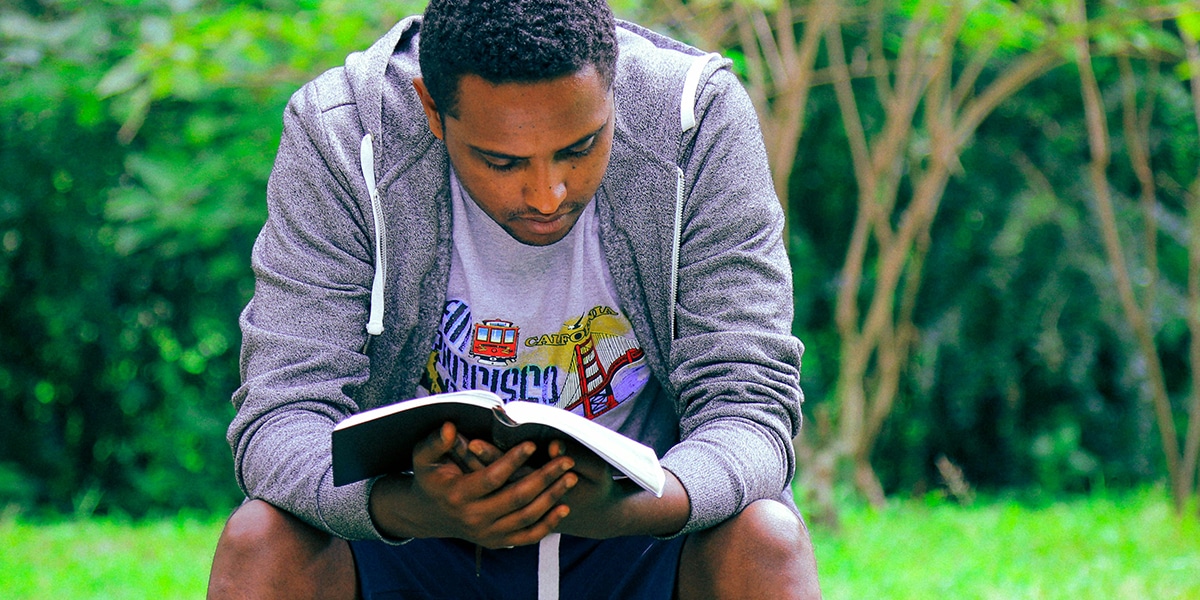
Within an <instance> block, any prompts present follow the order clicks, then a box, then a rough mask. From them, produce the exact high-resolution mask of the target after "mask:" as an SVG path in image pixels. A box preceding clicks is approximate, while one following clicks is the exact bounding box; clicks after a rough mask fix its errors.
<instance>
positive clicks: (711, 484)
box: [661, 444, 742, 537]
mask: <svg viewBox="0 0 1200 600" xmlns="http://www.w3.org/2000/svg"><path fill="white" fill-rule="evenodd" d="M661 462H662V466H663V468H665V469H667V470H669V471H671V473H673V474H674V475H675V477H677V478H678V479H679V483H681V484H683V489H684V490H686V491H687V494H688V501H689V502H690V503H691V507H692V512H691V515H689V516H688V520H687V523H686V524H684V526H683V529H680V530H679V532H677V533H676V534H674V535H672V536H669V537H678V536H681V535H686V534H689V533H692V532H693V531H700V530H702V529H707V528H709V527H712V526H714V525H717V524H719V523H721V522H722V521H724V520H726V519H728V518H729V517H731V516H733V515H734V514H735V513H737V511H738V509H739V508H740V507H741V505H742V498H741V493H740V492H741V489H742V486H741V484H740V483H739V482H737V481H734V479H733V477H732V476H731V474H730V473H731V472H732V471H731V470H730V469H729V468H727V465H725V463H724V461H723V460H722V458H721V456H720V455H719V454H718V453H717V452H713V451H712V450H710V449H709V448H707V447H706V446H705V445H703V444H682V445H679V446H676V447H675V448H672V449H671V451H670V452H668V453H667V455H666V456H664V457H663V459H662V461H661Z"/></svg>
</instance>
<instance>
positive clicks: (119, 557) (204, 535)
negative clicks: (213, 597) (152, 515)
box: [0, 517, 222, 600]
mask: <svg viewBox="0 0 1200 600" xmlns="http://www.w3.org/2000/svg"><path fill="white" fill-rule="evenodd" d="M221 525H222V522H221V521H219V520H215V519H205V520H198V519H191V518H183V517H180V518H178V519H175V520H165V521H149V522H144V523H137V524H131V523H127V522H121V521H114V520H104V519H91V520H69V521H63V522H58V523H48V524H47V523H41V524H27V523H22V522H20V521H17V522H13V521H4V522H0V548H3V550H2V551H0V597H3V598H6V599H10V600H17V599H34V598H37V599H42V598H45V599H50V598H56V599H62V598H71V599H87V598H96V599H100V598H103V599H105V600H110V599H111V600H116V599H120V598H131V599H132V598H138V599H144V598H162V599H168V598H202V597H204V590H205V587H206V585H207V583H208V570H209V566H210V564H211V562H212V552H213V549H214V548H215V547H216V543H217V535H218V534H219V533H220V530H221Z"/></svg>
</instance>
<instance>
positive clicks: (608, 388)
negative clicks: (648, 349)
mask: <svg viewBox="0 0 1200 600" xmlns="http://www.w3.org/2000/svg"><path fill="white" fill-rule="evenodd" d="M585 318H586V317H585ZM585 318H580V320H579V321H577V322H576V323H575V324H574V325H570V326H568V330H571V329H575V330H576V331H575V335H573V336H571V337H572V338H573V339H578V340H579V341H578V343H576V344H575V373H576V375H577V376H578V377H579V399H578V400H576V401H574V402H572V403H570V404H568V405H567V406H564V407H563V408H565V409H566V410H571V411H573V410H575V409H576V408H578V407H580V406H582V407H583V416H585V417H587V418H588V419H594V418H596V417H598V416H600V415H602V414H604V413H606V412H608V411H609V410H610V409H612V408H615V407H616V406H617V404H618V402H617V397H616V395H615V394H614V393H613V377H614V376H615V375H616V373H617V372H618V371H620V370H621V368H622V367H625V366H627V365H630V364H632V363H634V362H636V361H637V360H638V359H640V358H642V356H643V355H644V353H643V352H642V349H641V348H630V349H628V350H626V351H625V352H624V353H622V354H620V355H618V356H617V357H616V359H615V360H613V361H612V362H610V363H609V364H608V365H607V366H605V364H604V363H603V361H601V359H600V355H599V353H598V352H596V338H595V337H594V336H593V335H592V329H591V323H590V319H587V321H585ZM580 334H582V335H580Z"/></svg>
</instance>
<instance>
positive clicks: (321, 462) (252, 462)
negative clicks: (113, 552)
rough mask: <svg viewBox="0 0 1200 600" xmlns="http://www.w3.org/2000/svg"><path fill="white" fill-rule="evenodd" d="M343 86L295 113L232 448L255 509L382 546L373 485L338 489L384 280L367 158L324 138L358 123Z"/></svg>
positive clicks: (258, 256) (274, 194)
mask: <svg viewBox="0 0 1200 600" xmlns="http://www.w3.org/2000/svg"><path fill="white" fill-rule="evenodd" d="M338 79H340V78H336V77H333V76H331V75H327V76H325V77H323V78H320V79H318V80H316V81H314V82H312V83H310V84H308V85H307V86H305V87H304V88H302V89H301V90H300V91H298V92H297V93H296V94H295V95H294V96H293V97H292V100H291V101H290V102H289V104H288V107H287V109H286V111H285V113H284V127H283V136H282V140H281V142H280V147H279V152H278V155H277V157H276V160H275V166H274V169H273V171H272V173H271V176H270V179H269V182H268V186H267V205H268V217H267V221H266V224H265V225H264V227H263V229H262V231H261V233H260V234H259V236H258V239H257V241H256V242H255V245H254V250H253V254H252V257H251V263H252V266H253V269H254V273H255V289H254V297H253V298H252V300H251V301H250V303H249V304H248V305H247V307H246V308H245V310H244V311H243V313H242V315H241V320H240V324H241V329H242V335H243V345H242V356H241V375H242V382H243V383H242V385H241V387H240V388H239V389H238V390H237V391H236V392H235V394H234V396H233V403H234V405H235V407H236V408H237V415H236V417H235V418H234V420H233V422H232V424H231V425H230V427H229V431H228V439H229V443H230V445H231V446H232V449H233V454H234V466H235V471H236V476H237V481H238V484H239V485H240V486H241V488H242V490H243V491H244V492H245V493H246V495H247V496H248V497H251V498H258V499H262V500H265V501H267V502H269V503H271V504H273V505H275V506H278V507H280V508H283V509H285V510H287V511H289V512H292V513H293V514H295V515H297V516H298V517H300V518H301V519H303V520H305V521H306V522H308V523H310V524H312V525H314V526H316V527H319V528H321V529H323V530H326V531H329V532H332V533H334V534H336V535H338V536H341V537H344V538H350V539H363V538H374V539H380V538H381V536H380V533H379V532H378V531H377V530H376V529H375V527H374V525H373V523H372V521H371V518H370V516H369V514H368V512H367V497H368V494H369V491H370V485H371V483H372V482H360V483H358V484H353V485H347V486H341V487H334V486H333V482H332V467H331V456H330V432H331V430H332V429H333V427H334V425H335V424H336V423H337V422H338V421H340V420H341V419H342V418H344V417H346V416H348V415H350V414H352V413H354V412H357V410H358V408H359V407H358V406H357V404H356V403H355V401H354V400H353V398H354V397H355V392H356V390H357V389H358V388H359V387H360V386H361V385H362V384H363V383H364V382H365V381H366V380H367V376H368V370H369V360H368V358H367V357H366V356H365V355H364V354H363V353H362V352H361V349H362V347H363V344H364V342H365V340H366V332H365V330H364V324H365V323H366V320H367V299H368V297H369V294H370V289H369V285H370V282H371V278H372V274H373V266H372V260H371V252H370V249H371V247H372V246H371V244H372V243H373V242H372V238H371V237H370V235H371V227H370V225H369V221H368V219H369V218H370V215H369V212H367V213H364V210H363V205H362V204H360V203H359V202H357V201H356V200H355V198H356V197H361V196H362V195H365V193H366V192H365V190H362V189H358V188H361V187H363V185H362V184H361V183H359V182H357V181H355V180H354V179H352V177H351V175H353V174H354V171H352V170H351V171H350V174H349V175H348V173H347V171H348V170H350V168H351V167H350V166H352V165H357V164H358V157H357V149H356V148H346V147H342V146H340V145H339V144H337V143H336V141H335V140H333V138H331V137H330V136H328V135H327V134H326V133H325V132H326V128H325V123H326V122H327V121H330V120H333V119H338V120H339V121H345V120H346V119H348V118H349V115H350V114H353V105H352V104H350V103H349V100H348V99H347V100H344V101H341V102H334V101H331V100H330V98H331V96H332V97H335V98H336V97H337V96H338V94H339V93H340V92H339V88H338V87H337V80H338ZM331 81H333V83H332V84H331V83H330V82H331ZM322 85H323V86H325V87H324V88H321V86H322ZM331 90H332V92H331ZM318 98H321V101H318ZM355 122H356V121H355ZM366 206H367V209H366V210H367V211H369V210H370V209H369V203H368V204H367V205H366Z"/></svg>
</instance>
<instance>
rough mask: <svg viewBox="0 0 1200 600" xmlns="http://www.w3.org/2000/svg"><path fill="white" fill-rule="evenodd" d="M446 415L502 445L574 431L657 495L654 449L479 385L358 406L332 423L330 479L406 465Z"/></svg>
mask: <svg viewBox="0 0 1200 600" xmlns="http://www.w3.org/2000/svg"><path fill="white" fill-rule="evenodd" d="M446 421H450V422H452V423H454V424H455V426H456V427H457V428H458V430H459V432H460V433H461V434H462V435H463V436H464V437H466V438H467V439H482V440H488V441H491V442H492V443H493V444H495V445H496V447H498V448H500V449H501V450H507V449H509V448H512V447H513V446H516V445H517V444H519V443H521V442H523V441H525V440H532V441H534V442H537V443H538V446H539V447H540V448H541V449H544V448H545V444H546V442H548V441H550V440H555V439H560V440H563V439H567V438H570V439H573V440H575V441H577V442H579V443H580V444H582V445H583V446H585V447H587V448H588V449H589V450H591V451H592V452H595V453H596V454H597V455H598V456H600V458H602V459H604V460H605V461H607V462H608V463H609V464H610V465H612V466H613V468H615V469H616V470H617V471H620V472H621V473H622V474H624V475H625V476H626V477H628V478H629V479H631V480H633V481H634V482H636V483H637V484H638V485H640V486H642V487H643V488H645V489H646V490H648V491H650V492H652V493H653V494H654V495H655V496H660V497H661V496H662V492H663V486H664V485H665V483H666V474H665V473H664V472H663V469H662V466H661V465H659V463H658V456H656V455H655V454H654V450H652V449H650V448H649V447H647V446H645V445H643V444H641V443H638V442H636V441H634V440H632V439H630V438H627V437H625V436H623V435H621V434H619V433H617V432H615V431H613V430H611V429H608V428H607V427H605V426H603V425H600V424H599V423H593V422H592V421H589V420H588V419H586V418H585V417H582V416H579V415H577V414H575V413H572V412H570V411H566V410H563V409H561V408H557V407H554V406H547V405H544V404H537V403H535V402H509V403H508V404H505V403H504V401H503V400H501V399H500V397H499V396H497V395H495V394H493V393H491V392H488V391H482V390H466V391H460V392H448V393H444V394H435V395H432V396H426V397H424V398H418V399H415V400H408V401H405V402H399V403H396V404H391V405H388V406H381V407H379V408H375V409H371V410H367V411H363V412H361V413H358V414H356V415H352V416H350V417H347V418H346V419H345V420H343V421H342V422H341V423H338V424H337V426H336V427H334V429H333V484H334V485H346V484H348V483H354V482H355V481H360V480H363V479H367V478H370V477H376V476H379V475H384V474H387V473H403V472H406V471H411V470H412V451H413V447H414V446H416V445H417V444H418V443H420V441H421V440H423V439H425V437H426V436H428V435H429V434H430V433H431V432H433V431H434V430H436V429H437V428H438V427H441V425H442V423H445V422H446Z"/></svg>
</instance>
